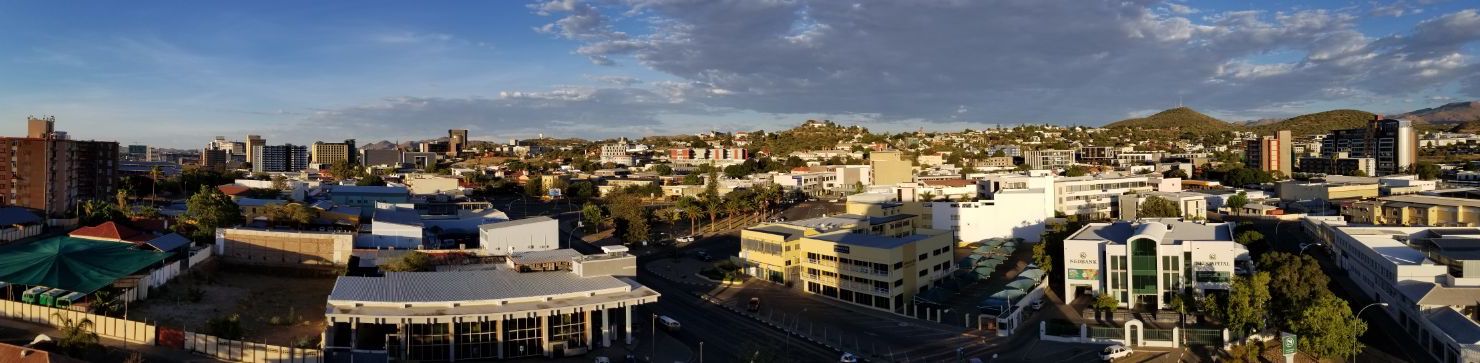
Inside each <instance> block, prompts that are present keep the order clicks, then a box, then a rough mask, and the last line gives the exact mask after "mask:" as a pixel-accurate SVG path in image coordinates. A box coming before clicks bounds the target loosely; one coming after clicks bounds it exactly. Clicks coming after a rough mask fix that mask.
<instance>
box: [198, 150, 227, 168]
mask: <svg viewBox="0 0 1480 363" xmlns="http://www.w3.org/2000/svg"><path fill="white" fill-rule="evenodd" d="M230 155H231V153H230V151H227V150H222V149H214V148H205V149H201V150H200V167H201V168H203V169H206V170H214V171H223V170H226V162H227V161H229V160H230V159H229V157H230Z"/></svg>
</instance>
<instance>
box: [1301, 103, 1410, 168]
mask: <svg viewBox="0 0 1480 363" xmlns="http://www.w3.org/2000/svg"><path fill="white" fill-rule="evenodd" d="M1341 152H1345V153H1348V154H1349V155H1350V157H1354V158H1372V159H1374V160H1375V162H1376V173H1374V174H1372V175H1376V176H1382V175H1389V174H1401V173H1404V172H1405V171H1406V170H1407V169H1408V168H1409V167H1410V166H1412V165H1413V164H1414V163H1416V162H1417V161H1418V133H1417V132H1416V131H1414V129H1413V123H1412V122H1411V121H1408V120H1392V119H1383V118H1382V116H1381V115H1379V116H1377V117H1376V119H1374V120H1372V121H1368V122H1367V127H1364V128H1357V129H1345V130H1331V133H1330V134H1328V135H1326V137H1325V138H1324V139H1322V140H1321V156H1324V157H1328V158H1332V157H1336V155H1337V153H1341Z"/></svg>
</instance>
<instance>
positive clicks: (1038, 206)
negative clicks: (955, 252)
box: [930, 176, 1054, 243]
mask: <svg viewBox="0 0 1480 363" xmlns="http://www.w3.org/2000/svg"><path fill="white" fill-rule="evenodd" d="M984 183H989V184H990V186H988V187H987V188H989V190H990V191H991V192H990V193H989V194H988V195H987V197H986V199H983V200H978V201H972V202H935V203H930V208H931V227H932V228H935V229H943V230H950V231H951V232H952V233H953V234H954V235H955V240H956V242H958V243H971V242H978V241H982V240H986V239H991V238H1022V239H1023V240H1025V241H1030V242H1037V241H1038V240H1039V238H1040V237H1041V236H1042V234H1043V232H1044V224H1045V223H1046V222H1047V221H1048V219H1049V218H1053V217H1054V209H1053V199H1054V198H1053V177H1051V176H1042V177H1018V178H1004V179H999V180H995V181H984Z"/></svg>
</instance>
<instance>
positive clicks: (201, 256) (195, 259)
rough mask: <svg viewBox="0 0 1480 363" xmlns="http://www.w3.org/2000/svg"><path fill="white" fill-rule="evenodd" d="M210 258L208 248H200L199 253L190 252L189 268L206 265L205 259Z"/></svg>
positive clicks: (209, 249)
mask: <svg viewBox="0 0 1480 363" xmlns="http://www.w3.org/2000/svg"><path fill="white" fill-rule="evenodd" d="M210 258H211V248H210V247H206V248H201V249H200V250H199V251H195V252H191V254H190V267H195V266H200V264H202V263H206V260H207V259H210Z"/></svg>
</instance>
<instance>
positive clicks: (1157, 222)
mask: <svg viewBox="0 0 1480 363" xmlns="http://www.w3.org/2000/svg"><path fill="white" fill-rule="evenodd" d="M1137 234H1147V235H1154V236H1160V238H1161V243H1162V244H1178V243H1180V242H1182V241H1232V240H1233V225H1232V224H1229V223H1198V222H1187V221H1182V220H1179V219H1175V218H1163V219H1146V220H1141V221H1135V222H1128V221H1117V222H1113V223H1090V224H1089V225H1087V226H1084V228H1083V229H1080V230H1079V232H1077V233H1075V234H1074V236H1073V237H1070V238H1069V239H1070V240H1087V241H1110V242H1114V243H1126V242H1127V240H1129V239H1130V238H1131V236H1135V235H1137Z"/></svg>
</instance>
